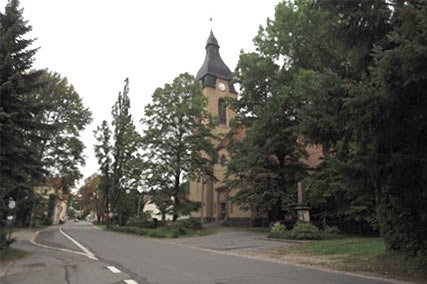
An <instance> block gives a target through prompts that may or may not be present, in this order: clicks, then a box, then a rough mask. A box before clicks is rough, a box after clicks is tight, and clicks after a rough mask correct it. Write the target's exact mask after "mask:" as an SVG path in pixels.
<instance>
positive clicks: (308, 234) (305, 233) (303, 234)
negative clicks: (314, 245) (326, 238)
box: [290, 222, 320, 240]
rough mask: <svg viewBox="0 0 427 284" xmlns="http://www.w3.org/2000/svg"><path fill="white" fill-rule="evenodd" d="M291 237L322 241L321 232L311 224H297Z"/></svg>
mask: <svg viewBox="0 0 427 284" xmlns="http://www.w3.org/2000/svg"><path fill="white" fill-rule="evenodd" d="M290 236H291V238H293V239H297V240H318V239H320V232H319V229H317V227H316V226H314V225H313V224H311V223H309V222H297V223H296V224H295V226H294V228H293V229H292V231H291V235H290Z"/></svg>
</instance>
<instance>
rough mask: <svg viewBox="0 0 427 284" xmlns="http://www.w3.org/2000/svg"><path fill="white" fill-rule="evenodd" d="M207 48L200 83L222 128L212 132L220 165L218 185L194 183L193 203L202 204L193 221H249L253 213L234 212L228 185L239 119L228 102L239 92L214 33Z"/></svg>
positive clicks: (217, 167) (192, 185)
mask: <svg viewBox="0 0 427 284" xmlns="http://www.w3.org/2000/svg"><path fill="white" fill-rule="evenodd" d="M205 48H206V56H205V60H204V62H203V64H202V66H201V67H200V69H199V71H198V72H197V75H196V78H197V79H198V80H200V82H201V84H202V92H203V95H204V96H205V97H206V98H207V106H206V108H207V110H208V111H209V113H210V114H211V115H212V116H213V117H217V118H218V122H219V124H218V125H217V126H216V127H215V128H214V129H213V130H212V132H213V134H215V136H217V137H219V139H218V140H217V141H213V142H214V146H215V147H216V150H217V151H218V158H219V161H218V163H216V164H215V165H213V168H212V172H213V174H214V175H215V177H216V178H217V181H215V182H214V181H211V180H205V179H202V180H201V181H191V183H190V200H192V201H199V202H201V204H202V208H201V210H199V211H197V212H194V213H192V214H191V217H192V218H200V219H201V220H202V221H203V222H212V221H216V222H222V221H231V220H242V219H245V220H246V219H247V218H248V217H250V216H251V212H243V211H240V210H239V209H238V208H233V204H232V203H231V201H230V197H231V196H232V195H234V194H235V191H234V193H233V191H230V190H229V189H228V188H227V187H226V184H225V173H226V170H227V168H226V167H227V166H226V160H227V159H228V156H229V155H228V152H227V149H226V144H228V142H226V141H229V138H227V136H229V135H230V134H231V133H232V129H231V127H230V120H231V119H233V118H234V116H235V113H234V112H233V111H232V110H231V109H230V108H229V107H227V100H228V99H229V98H232V99H237V92H236V90H235V89H234V86H233V84H232V82H231V71H230V69H229V68H228V67H227V65H225V63H224V61H223V60H222V58H221V56H220V54H219V44H218V41H217V39H216V38H215V36H214V34H213V32H212V31H211V32H210V35H209V38H208V40H207V42H206V46H205ZM227 134H228V135H227ZM233 209H234V210H233Z"/></svg>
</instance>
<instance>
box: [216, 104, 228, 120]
mask: <svg viewBox="0 0 427 284" xmlns="http://www.w3.org/2000/svg"><path fill="white" fill-rule="evenodd" d="M226 110H227V109H226V105H225V100H224V99H219V100H218V118H219V123H220V124H227V112H226Z"/></svg>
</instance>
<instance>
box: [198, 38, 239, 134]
mask: <svg viewBox="0 0 427 284" xmlns="http://www.w3.org/2000/svg"><path fill="white" fill-rule="evenodd" d="M205 48H206V57H205V61H204V62H203V64H202V67H200V69H199V72H197V75H196V79H198V80H200V81H201V83H202V89H203V94H204V95H205V96H206V97H207V99H208V105H207V109H208V111H209V113H211V114H212V115H213V116H214V117H218V121H219V125H218V126H217V127H216V129H214V134H226V133H228V132H229V131H230V127H229V123H230V120H231V119H232V118H233V117H234V115H235V114H234V112H233V111H232V110H231V109H230V108H228V107H227V106H226V100H227V98H228V97H232V98H233V99H236V98H237V93H236V90H235V89H234V86H233V84H232V83H231V71H230V69H229V68H228V67H227V65H225V63H224V61H222V58H221V56H220V54H219V45H218V41H217V39H216V38H215V36H214V34H213V32H212V31H211V33H210V35H209V38H208V40H207V42H206V47H205Z"/></svg>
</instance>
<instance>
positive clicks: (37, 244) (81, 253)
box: [30, 231, 97, 260]
mask: <svg viewBox="0 0 427 284" xmlns="http://www.w3.org/2000/svg"><path fill="white" fill-rule="evenodd" d="M39 233H40V231H37V232H36V233H35V234H34V237H33V238H32V239H31V240H30V243H32V244H33V245H36V246H38V247H42V248H47V249H53V250H59V251H64V252H70V253H75V254H79V255H84V256H86V257H89V256H88V255H87V254H85V253H83V252H80V251H75V250H70V249H64V248H57V247H51V246H47V245H43V244H40V243H38V242H36V238H37V236H38V235H39ZM89 258H90V257H89ZM96 260H97V259H96Z"/></svg>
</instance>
